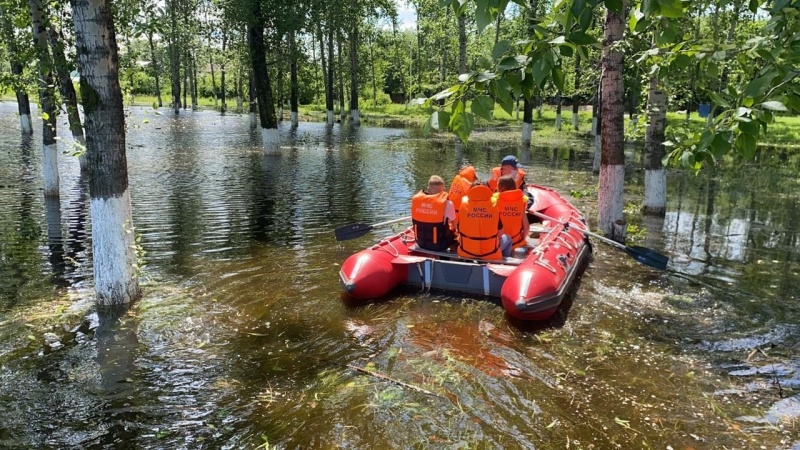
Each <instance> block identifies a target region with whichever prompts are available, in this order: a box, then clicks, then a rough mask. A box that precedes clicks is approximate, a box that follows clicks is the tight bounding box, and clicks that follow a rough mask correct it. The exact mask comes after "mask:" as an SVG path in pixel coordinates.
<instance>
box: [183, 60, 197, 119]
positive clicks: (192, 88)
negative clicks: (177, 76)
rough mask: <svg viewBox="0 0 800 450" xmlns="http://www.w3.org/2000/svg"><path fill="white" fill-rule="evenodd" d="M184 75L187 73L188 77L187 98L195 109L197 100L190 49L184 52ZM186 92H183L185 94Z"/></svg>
mask: <svg viewBox="0 0 800 450" xmlns="http://www.w3.org/2000/svg"><path fill="white" fill-rule="evenodd" d="M184 73H185V74H186V75H184V77H186V76H187V75H188V77H189V98H190V99H191V100H192V111H194V110H196V109H197V101H196V99H195V96H194V91H195V89H197V86H195V84H194V83H195V79H194V56H193V55H192V52H191V51H187V52H186V65H185V69H184ZM185 95H186V94H184V96H185Z"/></svg>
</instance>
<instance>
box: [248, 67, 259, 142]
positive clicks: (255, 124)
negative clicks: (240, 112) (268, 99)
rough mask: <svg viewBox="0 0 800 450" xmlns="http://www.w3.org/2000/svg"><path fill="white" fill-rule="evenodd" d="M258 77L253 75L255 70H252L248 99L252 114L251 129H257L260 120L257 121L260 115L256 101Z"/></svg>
mask: <svg viewBox="0 0 800 450" xmlns="http://www.w3.org/2000/svg"><path fill="white" fill-rule="evenodd" d="M255 80H256V77H255V76H254V75H253V70H252V69H251V70H250V80H249V83H248V84H247V97H248V102H249V105H248V106H249V113H250V128H252V129H255V128H257V127H258V120H257V119H256V115H257V114H258V108H257V107H256V106H257V100H256V81H255Z"/></svg>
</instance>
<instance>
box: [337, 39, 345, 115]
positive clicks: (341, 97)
mask: <svg viewBox="0 0 800 450" xmlns="http://www.w3.org/2000/svg"><path fill="white" fill-rule="evenodd" d="M337 38H338V39H336V47H337V50H338V53H337V59H336V62H337V64H338V66H337V67H338V69H339V121H341V122H342V123H344V119H345V109H344V105H345V101H344V56H342V40H343V38H342V35H341V33H337Z"/></svg>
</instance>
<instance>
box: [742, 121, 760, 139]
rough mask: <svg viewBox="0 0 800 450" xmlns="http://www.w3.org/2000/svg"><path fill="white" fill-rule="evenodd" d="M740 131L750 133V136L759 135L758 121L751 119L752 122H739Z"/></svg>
mask: <svg viewBox="0 0 800 450" xmlns="http://www.w3.org/2000/svg"><path fill="white" fill-rule="evenodd" d="M738 127H739V131H741V132H742V133H744V134H749V135H750V136H758V128H759V126H758V122H755V121H752V120H751V121H750V122H739V124H738Z"/></svg>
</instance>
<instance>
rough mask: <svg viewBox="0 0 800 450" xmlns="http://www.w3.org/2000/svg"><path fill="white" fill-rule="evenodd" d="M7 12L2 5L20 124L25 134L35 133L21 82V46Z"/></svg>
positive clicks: (2, 22) (28, 104)
mask: <svg viewBox="0 0 800 450" xmlns="http://www.w3.org/2000/svg"><path fill="white" fill-rule="evenodd" d="M6 14H7V12H6V11H5V10H4V9H3V7H2V5H0V22H1V24H2V38H3V40H5V41H6V45H7V48H8V53H9V59H10V63H11V75H13V77H14V92H15V93H16V95H17V111H18V112H19V125H20V129H21V131H22V133H23V134H26V135H30V134H31V133H33V127H31V104H30V99H29V98H28V93H27V92H25V88H24V87H23V84H22V82H21V78H22V72H23V66H22V63H21V62H20V53H19V47H17V44H16V41H15V40H14V38H15V36H14V25H13V24H12V23H11V20H9V19H8V16H7V15H6Z"/></svg>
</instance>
